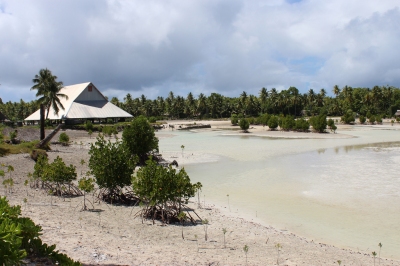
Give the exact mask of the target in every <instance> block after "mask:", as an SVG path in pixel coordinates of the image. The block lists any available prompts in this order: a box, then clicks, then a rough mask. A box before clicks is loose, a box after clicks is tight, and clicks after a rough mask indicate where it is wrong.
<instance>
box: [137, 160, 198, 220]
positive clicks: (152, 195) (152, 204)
mask: <svg viewBox="0 0 400 266" xmlns="http://www.w3.org/2000/svg"><path fill="white" fill-rule="evenodd" d="M200 186H201V184H200V183H197V184H192V183H190V178H189V176H188V175H187V173H186V171H185V169H181V170H179V171H177V170H175V169H173V168H172V167H171V166H170V167H169V168H165V167H163V166H161V165H157V164H156V163H155V162H154V161H153V160H152V158H150V159H149V160H147V161H146V166H144V167H141V168H140V169H139V171H138V172H137V174H136V175H135V176H134V177H133V178H132V189H133V192H134V193H135V195H137V196H138V197H139V198H140V199H141V201H143V202H144V203H145V206H144V208H143V209H142V210H141V216H142V217H147V218H150V219H152V220H153V222H154V219H160V220H162V221H163V222H164V223H170V222H174V221H177V220H180V219H179V218H178V216H179V213H181V212H182V205H184V204H187V203H188V200H189V198H191V197H194V195H195V193H196V191H197V189H199V188H200ZM185 219H190V220H191V221H192V222H194V220H193V218H192V217H191V216H190V214H189V213H188V216H187V218H186V217H185Z"/></svg>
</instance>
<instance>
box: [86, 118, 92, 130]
mask: <svg viewBox="0 0 400 266" xmlns="http://www.w3.org/2000/svg"><path fill="white" fill-rule="evenodd" d="M85 129H86V130H87V131H89V130H91V131H93V124H92V121H90V120H87V121H86V123H85Z"/></svg>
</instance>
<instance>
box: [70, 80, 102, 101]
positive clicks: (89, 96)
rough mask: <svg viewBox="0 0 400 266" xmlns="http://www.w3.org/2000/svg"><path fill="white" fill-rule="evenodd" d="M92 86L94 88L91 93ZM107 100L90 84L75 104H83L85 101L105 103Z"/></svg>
mask: <svg viewBox="0 0 400 266" xmlns="http://www.w3.org/2000/svg"><path fill="white" fill-rule="evenodd" d="M90 86H92V90H91V91H90ZM104 100H106V99H105V98H104V97H103V95H102V94H101V93H100V92H99V91H98V90H97V89H96V87H95V86H94V85H93V84H91V83H90V84H89V85H88V86H87V87H86V88H85V89H84V90H83V91H82V93H81V94H80V95H79V96H78V97H77V98H76V100H75V102H83V101H104Z"/></svg>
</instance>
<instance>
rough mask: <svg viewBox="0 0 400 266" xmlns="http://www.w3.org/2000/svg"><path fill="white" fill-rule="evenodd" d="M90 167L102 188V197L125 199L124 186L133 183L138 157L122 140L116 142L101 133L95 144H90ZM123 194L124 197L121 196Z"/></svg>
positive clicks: (108, 199) (111, 200) (109, 200)
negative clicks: (132, 177)
mask: <svg viewBox="0 0 400 266" xmlns="http://www.w3.org/2000/svg"><path fill="white" fill-rule="evenodd" d="M89 155H90V159H89V164H88V166H89V168H90V170H91V173H92V174H93V176H94V177H95V180H96V183H97V185H98V186H99V188H100V189H103V190H105V191H103V193H101V195H100V197H102V199H103V200H105V201H108V202H113V201H114V202H117V201H119V200H124V196H122V193H121V192H122V191H121V190H122V188H123V187H125V186H129V185H130V184H131V175H132V174H133V172H134V170H135V167H136V159H135V157H134V156H132V155H131V153H130V151H129V149H128V147H127V146H126V145H125V144H124V143H123V142H121V141H118V140H117V141H116V142H114V143H112V142H110V141H109V140H108V141H106V140H105V139H104V135H103V134H99V136H98V137H97V140H96V142H95V143H94V144H91V145H90V150H89ZM121 196H122V198H121Z"/></svg>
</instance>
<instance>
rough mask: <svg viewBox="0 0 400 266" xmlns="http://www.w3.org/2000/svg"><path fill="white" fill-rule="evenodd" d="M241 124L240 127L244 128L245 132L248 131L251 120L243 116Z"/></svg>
mask: <svg viewBox="0 0 400 266" xmlns="http://www.w3.org/2000/svg"><path fill="white" fill-rule="evenodd" d="M239 126H240V129H242V130H243V131H244V132H247V130H248V129H249V127H250V123H249V120H247V119H246V118H241V119H240V120H239Z"/></svg>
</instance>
